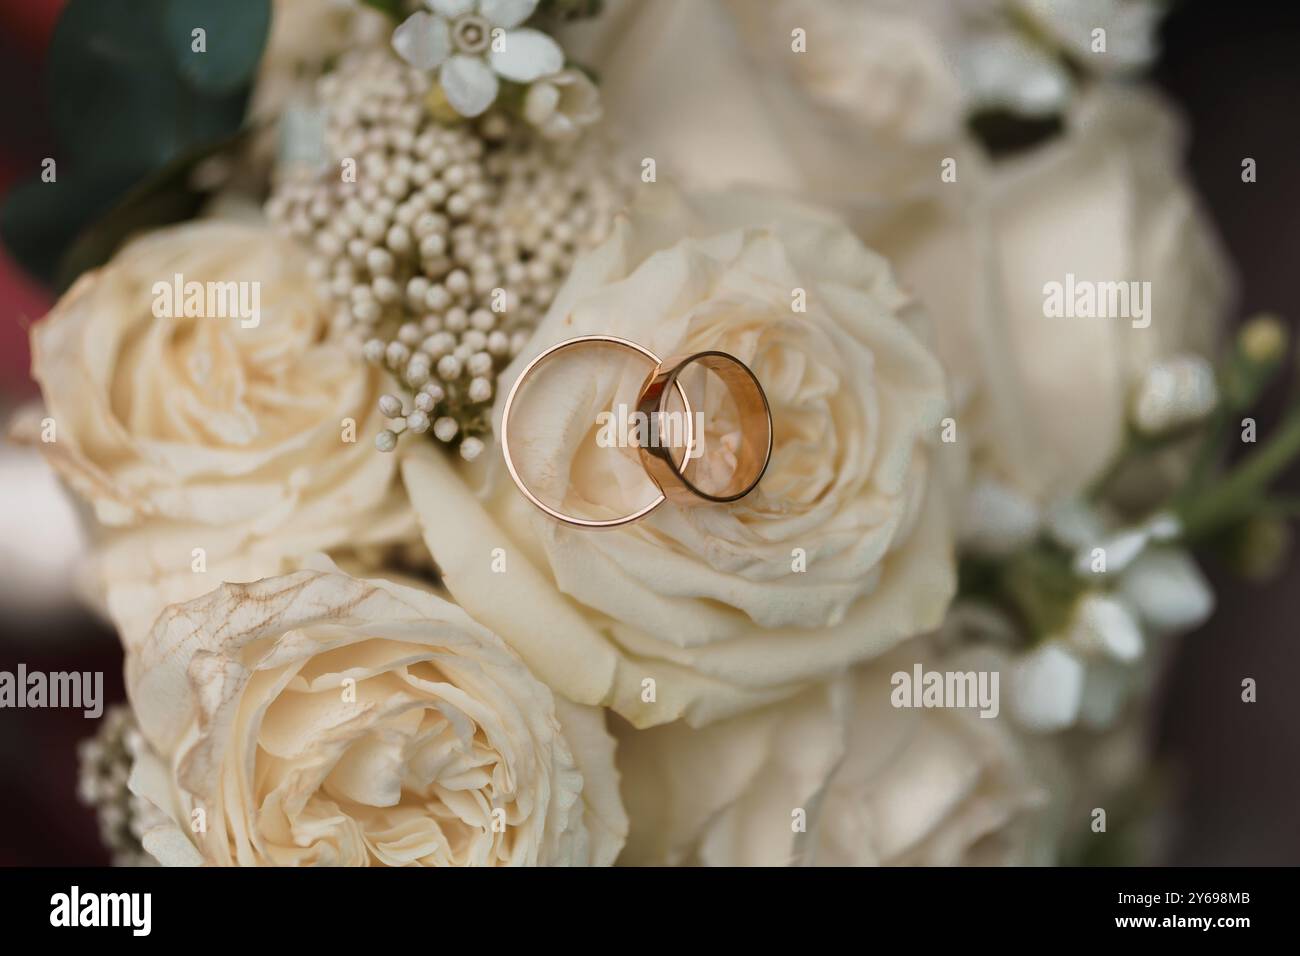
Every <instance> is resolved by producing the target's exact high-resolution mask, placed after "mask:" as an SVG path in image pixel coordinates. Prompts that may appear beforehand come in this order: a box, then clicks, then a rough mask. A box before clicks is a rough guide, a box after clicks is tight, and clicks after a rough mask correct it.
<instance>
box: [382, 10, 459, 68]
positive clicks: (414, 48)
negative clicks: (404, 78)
mask: <svg viewBox="0 0 1300 956" xmlns="http://www.w3.org/2000/svg"><path fill="white" fill-rule="evenodd" d="M393 49H394V50H396V51H397V55H398V56H400V57H401V58H402V59H403V60H405V61H406V62H407V63H409V64H411V66H413V67H415V68H416V69H419V70H432V69H433V68H434V67H436V66H438V65H439V64H441V63H442V61H443V60H445V59H447V54H448V53H450V52H451V36H450V34H449V32H448V30H447V21H446V20H443V19H441V18H440V17H435V16H434V15H433V14H431V13H425V12H424V11H423V10H418V11H416V12H415V13H412V14H411V15H410V16H409V17H407V18H406V19H405V20H404V21H402V25H401V26H399V27H398V28H397V29H396V30H394V31H393Z"/></svg>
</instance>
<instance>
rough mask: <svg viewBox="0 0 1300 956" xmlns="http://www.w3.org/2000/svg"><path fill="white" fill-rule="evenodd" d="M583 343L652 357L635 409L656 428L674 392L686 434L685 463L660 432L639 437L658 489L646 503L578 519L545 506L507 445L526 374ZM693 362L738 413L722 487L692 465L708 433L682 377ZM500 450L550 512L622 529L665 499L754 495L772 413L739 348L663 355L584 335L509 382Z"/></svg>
mask: <svg viewBox="0 0 1300 956" xmlns="http://www.w3.org/2000/svg"><path fill="white" fill-rule="evenodd" d="M582 345H605V346H614V347H617V348H622V349H628V350H630V351H633V352H636V353H637V354H639V355H641V356H644V357H645V358H647V359H649V360H650V361H651V362H653V363H654V368H653V370H652V371H651V372H650V374H649V375H648V376H647V377H646V379H645V381H644V383H643V384H642V386H641V390H640V393H639V394H638V396H637V404H636V410H637V411H638V412H639V413H641V414H642V415H643V416H644V419H645V421H646V422H649V423H654V425H653V426H652V430H651V435H652V436H654V435H657V434H658V431H659V427H660V425H661V423H663V422H665V421H666V420H668V419H669V417H670V415H671V414H672V413H671V412H670V410H669V408H668V404H669V396H670V395H671V394H672V393H674V392H676V394H677V396H678V398H679V399H680V400H681V404H682V409H683V411H682V415H683V416H684V419H683V421H684V424H683V426H682V428H681V430H680V435H681V438H682V441H681V442H680V443H678V445H677V447H684V448H685V451H684V452H683V453H682V457H681V460H680V462H679V461H675V460H674V455H673V451H674V445H672V444H665V443H662V442H661V441H659V440H657V438H652V440H651V441H650V442H649V443H648V444H647V443H638V445H637V450H638V454H639V456H640V459H641V464H642V466H643V467H644V468H645V470H646V474H647V476H648V477H649V478H650V480H651V481H652V482H653V483H654V484H655V486H656V490H657V491H658V494H657V495H656V496H655V498H654V500H652V501H650V502H649V503H648V504H646V505H645V506H643V507H641V508H639V509H637V510H636V511H633V512H631V513H629V514H626V515H620V516H618V517H615V518H603V519H598V518H580V517H578V516H576V515H571V514H566V513H565V512H563V511H560V510H559V509H557V508H555V507H552V506H551V505H548V504H547V503H546V502H544V501H542V500H541V499H540V498H538V497H537V495H535V494H534V493H533V491H532V490H531V489H530V488H529V487H528V486H527V484H525V482H524V480H523V478H522V477H521V476H520V474H519V470H518V469H517V468H516V467H515V462H514V456H513V454H512V452H511V449H510V413H511V410H512V409H513V407H514V403H515V400H516V398H517V397H518V395H519V393H520V390H521V388H522V387H523V385H524V383H525V381H526V380H527V379H528V378H529V376H531V375H532V374H533V372H535V371H536V369H537V367H538V366H539V365H541V364H542V362H544V361H546V360H547V359H548V358H550V357H552V356H554V355H555V354H556V353H557V352H560V351H562V350H564V349H568V348H573V347H576V346H582ZM692 365H700V366H702V367H703V368H705V369H707V370H709V371H711V372H713V373H714V374H715V375H717V376H718V378H719V379H721V381H722V383H723V385H724V386H725V387H726V388H727V391H728V392H729V393H730V395H731V398H732V400H733V401H734V402H735V404H736V410H737V412H738V414H739V418H740V444H739V447H738V448H737V450H736V464H735V468H734V469H733V471H732V474H731V477H730V478H729V479H728V481H727V483H726V485H725V486H723V487H722V488H720V489H717V490H705V489H703V488H701V487H700V486H699V485H698V484H697V482H696V481H695V479H694V478H693V477H692V472H693V471H694V468H695V466H696V465H697V464H698V463H699V460H700V456H698V455H696V454H695V451H696V446H697V443H698V442H701V441H702V440H703V435H700V434H697V433H696V424H695V413H694V412H693V410H692V409H691V403H690V400H689V399H688V398H687V396H686V390H685V389H684V388H683V387H682V384H681V381H680V376H681V374H682V372H684V371H685V370H686V369H687V368H688V367H690V366H692ZM501 450H502V454H503V455H504V457H505V461H506V469H507V470H508V471H509V472H510V477H511V478H512V479H513V480H514V483H515V486H516V487H518V489H519V491H520V492H521V493H522V494H523V496H524V497H525V498H527V499H528V500H529V501H531V502H532V503H533V504H534V505H536V506H537V507H538V508H539V509H541V510H542V511H544V512H545V513H546V514H548V515H550V516H551V517H552V518H554V519H556V520H557V521H562V522H564V523H565V524H568V525H573V526H574V527H578V528H617V527H620V526H622V525H626V524H631V523H632V522H634V521H639V520H640V519H641V518H644V517H645V516H646V515H648V514H650V513H651V512H652V511H654V510H655V509H656V508H658V507H659V506H660V505H661V504H663V503H664V501H665V500H667V499H668V498H672V499H673V500H674V501H676V502H680V503H682V504H700V503H701V502H717V503H725V502H730V501H736V500H737V499H739V498H743V497H744V496H745V495H747V494H749V493H750V492H751V491H753V489H754V487H755V486H756V485H757V484H758V482H759V479H761V478H762V477H763V473H764V471H766V470H767V464H768V461H769V460H770V459H771V456H772V412H771V409H770V407H769V406H768V402H767V396H766V395H765V394H764V392H763V387H762V386H761V385H760V384H759V382H758V379H757V378H756V377H755V376H754V373H753V372H752V371H750V369H749V367H748V366H746V365H745V364H744V363H743V362H741V361H740V359H738V358H736V357H735V356H734V355H729V354H727V353H726V352H718V351H707V352H696V353H694V354H690V355H681V356H676V357H674V358H671V359H668V360H666V361H665V360H662V359H660V358H659V356H657V355H655V353H654V352H652V351H650V350H649V349H647V348H645V347H644V346H641V345H638V344H637V343H635V342H631V341H629V340H627V339H622V338H618V337H617V336H613V335H580V336H578V337H577V338H572V339H566V340H565V341H563V342H558V343H556V344H555V345H552V346H551V347H550V348H548V349H546V350H545V351H543V352H541V353H540V354H539V355H537V356H536V357H535V358H533V360H532V361H531V362H529V363H528V364H527V365H525V366H524V369H523V371H522V372H520V373H519V377H518V378H517V379H515V383H514V385H512V386H511V387H510V392H509V394H507V395H506V401H505V405H504V407H503V408H502V412H501Z"/></svg>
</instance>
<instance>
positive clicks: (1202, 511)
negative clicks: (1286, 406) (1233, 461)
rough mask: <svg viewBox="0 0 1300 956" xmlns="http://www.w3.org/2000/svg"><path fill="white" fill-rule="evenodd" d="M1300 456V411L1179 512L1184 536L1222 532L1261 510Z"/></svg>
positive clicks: (1200, 535)
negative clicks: (1268, 494) (1275, 483)
mask: <svg viewBox="0 0 1300 956" xmlns="http://www.w3.org/2000/svg"><path fill="white" fill-rule="evenodd" d="M1298 454H1300V408H1298V409H1294V410H1293V411H1292V412H1291V413H1290V414H1289V415H1288V416H1287V418H1286V419H1285V420H1284V421H1283V422H1282V426H1281V427H1280V428H1279V429H1278V430H1277V432H1276V433H1275V434H1274V435H1273V437H1272V438H1271V439H1270V440H1269V441H1268V443H1267V444H1266V445H1264V446H1263V447H1262V448H1260V449H1259V450H1258V451H1256V452H1254V453H1253V454H1251V455H1250V456H1249V457H1247V458H1246V459H1245V460H1243V461H1242V462H1241V463H1240V464H1238V465H1237V466H1236V467H1235V468H1234V469H1233V470H1232V471H1230V472H1229V473H1228V475H1227V477H1225V478H1224V479H1223V480H1222V481H1221V482H1219V483H1218V485H1216V486H1215V487H1213V488H1211V489H1210V490H1209V491H1207V492H1206V493H1205V494H1204V495H1199V496H1198V495H1195V494H1193V495H1191V496H1190V497H1189V498H1188V499H1186V500H1184V501H1182V502H1181V503H1180V504H1179V505H1178V507H1177V511H1178V514H1179V517H1180V518H1181V519H1182V523H1183V529H1184V533H1185V534H1186V536H1187V537H1189V538H1198V537H1203V536H1205V535H1209V534H1212V533H1214V532H1215V531H1218V530H1220V529H1221V528H1222V527H1223V526H1224V525H1225V524H1228V523H1230V522H1232V521H1234V520H1237V519H1238V518H1240V517H1242V516H1244V515H1246V514H1249V513H1250V512H1251V511H1252V510H1253V509H1254V508H1256V507H1258V505H1259V504H1260V501H1261V499H1262V498H1263V495H1264V492H1265V490H1266V488H1267V486H1268V484H1269V483H1270V482H1272V480H1273V479H1274V478H1276V477H1277V476H1278V475H1279V474H1280V473H1281V472H1282V470H1283V469H1285V468H1286V466H1287V465H1289V464H1290V463H1291V461H1292V459H1294V458H1295V457H1296V456H1297V455H1298Z"/></svg>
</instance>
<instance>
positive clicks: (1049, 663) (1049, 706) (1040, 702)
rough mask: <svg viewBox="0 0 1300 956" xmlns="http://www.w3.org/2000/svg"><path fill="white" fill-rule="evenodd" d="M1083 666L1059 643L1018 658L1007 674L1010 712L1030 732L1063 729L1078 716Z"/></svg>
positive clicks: (1047, 645) (1050, 644)
mask: <svg viewBox="0 0 1300 956" xmlns="http://www.w3.org/2000/svg"><path fill="white" fill-rule="evenodd" d="M1083 679H1084V667H1083V663H1082V662H1081V661H1080V660H1079V659H1078V658H1077V657H1075V656H1074V655H1073V654H1071V653H1070V652H1069V651H1067V650H1066V649H1065V648H1064V647H1063V646H1062V645H1061V643H1060V642H1059V641H1048V642H1047V643H1046V644H1043V645H1041V646H1040V647H1038V648H1037V649H1035V650H1034V651H1031V652H1030V653H1029V654H1026V655H1025V656H1024V657H1022V658H1021V659H1020V660H1019V661H1018V662H1017V663H1016V666H1015V669H1014V670H1013V671H1012V672H1011V709H1012V711H1013V712H1014V713H1015V715H1016V719H1017V720H1019V721H1020V723H1021V724H1023V725H1024V726H1025V727H1028V728H1029V729H1030V730H1038V731H1053V730H1063V729H1065V728H1066V727H1069V726H1070V725H1071V724H1073V723H1074V721H1075V720H1076V718H1077V717H1078V716H1079V707H1080V705H1081V703H1082V701H1083Z"/></svg>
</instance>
